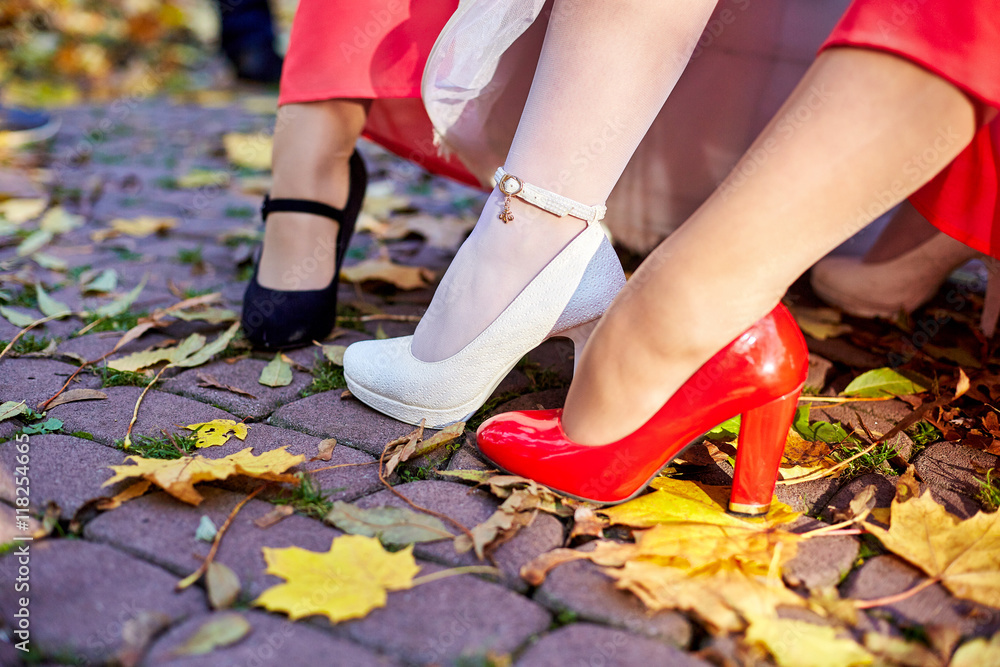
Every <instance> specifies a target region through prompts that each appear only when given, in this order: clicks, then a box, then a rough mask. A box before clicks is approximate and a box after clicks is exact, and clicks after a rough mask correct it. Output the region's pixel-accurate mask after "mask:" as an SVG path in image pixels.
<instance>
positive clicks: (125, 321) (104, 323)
mask: <svg viewBox="0 0 1000 667" xmlns="http://www.w3.org/2000/svg"><path fill="white" fill-rule="evenodd" d="M147 315H149V313H147V312H146V311H142V312H139V313H131V312H128V311H125V312H124V313H121V314H119V315H115V316H114V317H105V316H104V315H97V314H96V313H91V314H90V315H87V316H86V317H85V318H84V323H85V326H86V325H87V324H94V323H95V322H96V323H97V324H94V326H93V327H91V328H90V329H88V330H87V332H88V333H97V332H99V331H128V330H129V329H131V328H132V327H134V326H135V325H137V324H138V323H139V320H140V319H141V318H143V317H146V316H147ZM81 328H83V327H81Z"/></svg>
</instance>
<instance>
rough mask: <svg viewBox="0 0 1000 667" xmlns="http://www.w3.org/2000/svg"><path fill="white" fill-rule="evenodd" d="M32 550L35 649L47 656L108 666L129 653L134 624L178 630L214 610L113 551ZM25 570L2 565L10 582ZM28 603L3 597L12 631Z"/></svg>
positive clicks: (40, 546) (95, 547)
mask: <svg viewBox="0 0 1000 667" xmlns="http://www.w3.org/2000/svg"><path fill="white" fill-rule="evenodd" d="M30 549H31V552H30V554H31V555H30V558H31V563H30V569H31V572H30V585H31V590H30V592H29V595H30V607H29V609H30V613H31V644H32V645H33V646H35V647H37V648H38V649H39V650H40V651H41V653H42V654H43V655H45V656H48V657H51V658H55V657H56V656H58V655H70V656H73V657H74V658H76V659H79V660H83V661H87V664H92V663H102V664H103V663H105V662H109V661H110V660H111V659H112V657H113V656H114V655H115V654H116V653H117V652H118V651H119V650H121V649H122V647H123V646H124V640H123V638H122V630H123V628H124V625H125V624H126V623H127V622H128V621H129V620H131V619H134V618H136V617H138V616H140V615H146V614H150V613H155V614H164V615H165V616H166V617H168V618H169V619H170V621H172V622H176V621H178V620H180V619H182V618H185V617H187V616H191V615H193V614H196V613H198V612H202V611H204V610H205V609H206V605H205V601H204V595H203V594H202V593H201V592H200V591H194V590H187V591H183V592H181V593H176V592H175V591H174V586H175V585H176V584H177V578H176V577H174V576H172V575H170V574H168V573H167V572H164V571H163V570H161V569H160V568H158V567H156V566H155V565H150V564H149V563H145V562H143V561H141V560H139V559H137V558H133V557H132V556H129V555H127V554H124V553H122V552H121V551H118V550H116V549H112V548H111V547H108V546H104V545H101V544H92V543H90V542H85V541H83V540H45V541H44V542H35V543H33V544H32V545H31V547H30ZM82 565H85V566H82ZM17 567H18V564H17V556H16V555H14V554H13V553H11V554H8V555H7V556H5V557H3V558H2V559H0V572H2V573H3V580H4V581H8V582H10V581H14V577H15V575H16V573H17ZM22 595H25V594H24V593H16V592H15V591H14V587H13V586H3V587H2V590H0V609H2V610H3V612H2V613H3V616H4V620H5V621H6V623H7V624H8V626H16V623H15V622H14V619H13V618H12V617H11V616H10V614H11V613H12V610H13V609H15V608H17V603H16V600H17V597H19V596H22Z"/></svg>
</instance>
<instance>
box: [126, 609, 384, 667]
mask: <svg viewBox="0 0 1000 667" xmlns="http://www.w3.org/2000/svg"><path fill="white" fill-rule="evenodd" d="M227 613H233V612H227ZM238 613H239V614H240V615H241V616H242V617H243V618H245V619H246V620H247V621H248V622H249V623H250V627H251V631H250V633H249V634H247V635H246V636H245V637H244V638H243V639H241V640H240V641H239V642H237V643H235V644H233V645H231V646H224V647H222V648H218V649H216V650H214V651H212V652H211V653H207V654H204V655H186V656H183V657H178V656H173V655H171V654H172V652H173V651H174V650H175V649H178V648H180V647H181V646H182V645H183V644H184V642H186V641H187V640H188V639H189V638H190V637H191V636H192V635H194V633H195V632H197V631H198V628H200V627H201V626H202V624H204V623H207V622H209V621H211V620H212V619H213V618H215V617H217V616H219V614H218V613H216V614H202V615H198V616H195V617H193V618H189V619H187V620H186V621H184V623H181V624H180V625H178V626H176V627H173V628H171V629H170V630H169V632H167V633H166V634H165V635H163V636H162V637H161V638H160V639H158V640H157V641H156V643H155V644H154V645H153V646H152V648H151V649H150V651H149V653H148V654H147V656H146V659H145V660H144V661H143V665H149V666H150V667H152V666H153V665H177V666H178V667H180V666H181V665H183V667H218V666H219V665H233V666H235V665H248V666H249V665H260V666H263V665H279V664H281V665H293V666H294V665H330V664H338V665H350V666H351V667H390V666H391V665H396V664H398V663H397V662H396V661H394V660H392V659H390V658H386V657H384V656H379V655H376V654H375V653H372V652H371V651H369V650H368V649H365V648H363V647H361V646H359V645H357V644H354V643H352V642H349V641H346V640H344V639H339V638H337V637H332V636H331V635H330V634H329V633H327V632H323V631H322V630H317V629H316V628H314V627H312V626H311V625H309V624H306V623H296V622H293V621H289V620H288V619H286V618H283V617H281V616H278V615H275V614H265V613H261V612H258V611H243V612H238Z"/></svg>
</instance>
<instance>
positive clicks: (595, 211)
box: [493, 167, 608, 225]
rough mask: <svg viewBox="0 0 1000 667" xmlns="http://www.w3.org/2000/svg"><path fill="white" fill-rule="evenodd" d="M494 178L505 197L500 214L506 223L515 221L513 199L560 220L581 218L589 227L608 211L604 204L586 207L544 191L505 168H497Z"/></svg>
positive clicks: (602, 217) (567, 198)
mask: <svg viewBox="0 0 1000 667" xmlns="http://www.w3.org/2000/svg"><path fill="white" fill-rule="evenodd" d="M493 178H494V180H496V182H497V187H498V188H499V189H500V194H502V195H504V203H503V211H502V212H501V213H500V219H501V220H503V221H504V222H505V223H507V222H510V221H511V220H513V219H514V214H513V213H511V211H510V198H511V197H517V198H518V199H522V200H524V201H526V202H528V203H529V204H531V205H533V206H537V207H538V208H540V209H542V210H544V211H548V212H549V213H552V214H554V215H558V216H559V217H560V218H561V217H563V216H565V215H571V216H573V217H574V218H580V219H581V220H585V221H586V222H587V224H588V225H593V224H596V223H598V222H600V221H601V220H602V219H604V214H605V213H607V210H608V208H607V207H606V206H604V205H603V204H599V205H597V206H586V205H584V204H581V203H580V202H578V201H574V200H572V199H570V198H569V197H563V196H562V195H557V194H556V193H554V192H552V191H550V190H544V189H542V188H540V187H538V186H535V185H532V184H531V183H525V182H524V181H522V180H521V179H520V178H518V177H517V176H514V175H513V174H508V173H507V172H506V171H505V170H504V168H503V167H498V168H497V170H496V173H495V174H493Z"/></svg>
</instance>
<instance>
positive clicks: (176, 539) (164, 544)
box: [84, 485, 343, 599]
mask: <svg viewBox="0 0 1000 667" xmlns="http://www.w3.org/2000/svg"><path fill="white" fill-rule="evenodd" d="M198 492H199V493H200V494H202V495H203V496H204V497H205V500H204V501H203V502H202V503H201V504H200V505H198V506H197V507H195V506H193V505H187V504H185V503H182V502H180V501H179V500H175V499H174V498H171V497H170V496H168V495H167V494H165V493H163V492H156V493H151V494H147V495H145V496H143V497H142V498H137V499H135V500H131V501H129V502H127V503H125V504H124V505H122V506H121V507H119V508H118V509H115V510H113V511H111V512H105V513H104V514H102V515H101V516H99V517H97V518H96V519H94V520H93V521H91V522H89V523H88V524H87V525H86V526H85V528H84V535H85V537H86V538H87V539H89V540H94V541H97V542H103V543H106V544H110V545H112V546H114V547H116V548H118V549H121V550H122V551H126V552H128V553H131V554H133V555H135V556H138V557H140V558H142V559H144V560H148V561H150V562H152V563H156V564H157V565H159V566H160V567H163V568H164V569H166V570H169V571H170V572H173V573H174V574H177V575H180V576H187V575H188V574H190V573H191V572H193V571H194V570H195V569H196V568H197V567H198V565H199V564H200V563H201V560H202V559H203V558H204V557H205V555H207V554H208V550H209V548H210V546H211V545H210V544H209V543H208V542H202V541H199V540H196V539H195V537H194V534H195V531H196V530H197V528H198V523H199V521H201V517H202V516H207V517H209V518H210V519H211V520H212V522H213V523H214V524H215V525H216V526H217V527H218V526H221V525H222V523H223V522H224V521H225V520H226V517H227V516H229V513H230V512H231V511H232V509H233V508H234V507H235V506H236V504H237V503H238V502H240V501H241V500H243V499H244V498H245V497H246V494H242V493H233V492H231V491H225V490H223V489H216V488H213V487H211V486H206V485H201V486H199V487H198ZM273 508H274V506H273V505H272V504H271V503H268V502H265V501H263V500H257V499H253V500H251V501H250V502H248V503H247V504H246V505H245V506H244V507H243V509H241V510H240V512H239V514H237V515H236V518H235V519H234V520H233V523H232V524H231V525H230V526H229V529H228V530H227V531H226V534H225V537H223V539H222V543H221V545H220V546H219V552H218V554H217V555H216V558H215V559H216V560H217V561H218V562H220V563H223V564H225V565H228V566H229V567H230V568H232V570H233V571H234V572H235V573H236V574H237V576H239V578H240V581H241V582H242V584H243V593H244V595H245V596H246V597H247V598H248V599H253V598H256V597H257V596H258V595H260V594H261V592H263V590H264V589H265V588H268V587H270V586H273V585H275V584H277V583H280V581H281V580H280V579H278V578H277V577H273V576H271V575H268V574H265V573H264V570H265V567H266V565H265V563H264V556H263V554H262V553H261V548H262V547H290V546H298V547H302V548H303V549H309V550H311V551H328V550H329V549H330V542H331V541H332V540H333V538H335V537H337V536H338V535H342V534H343V533H341V532H340V531H339V530H335V529H334V528H331V527H329V526H326V525H325V524H323V523H321V522H319V521H316V520H314V519H309V518H306V517H304V516H301V515H293V516H290V517H287V518H286V519H284V520H282V521H280V522H279V523H277V524H275V525H273V526H271V527H270V528H258V527H257V526H255V525H254V523H253V522H254V520H256V519H259V518H260V517H262V516H264V515H265V514H267V513H268V512H270V511H271V510H272V509H273Z"/></svg>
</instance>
